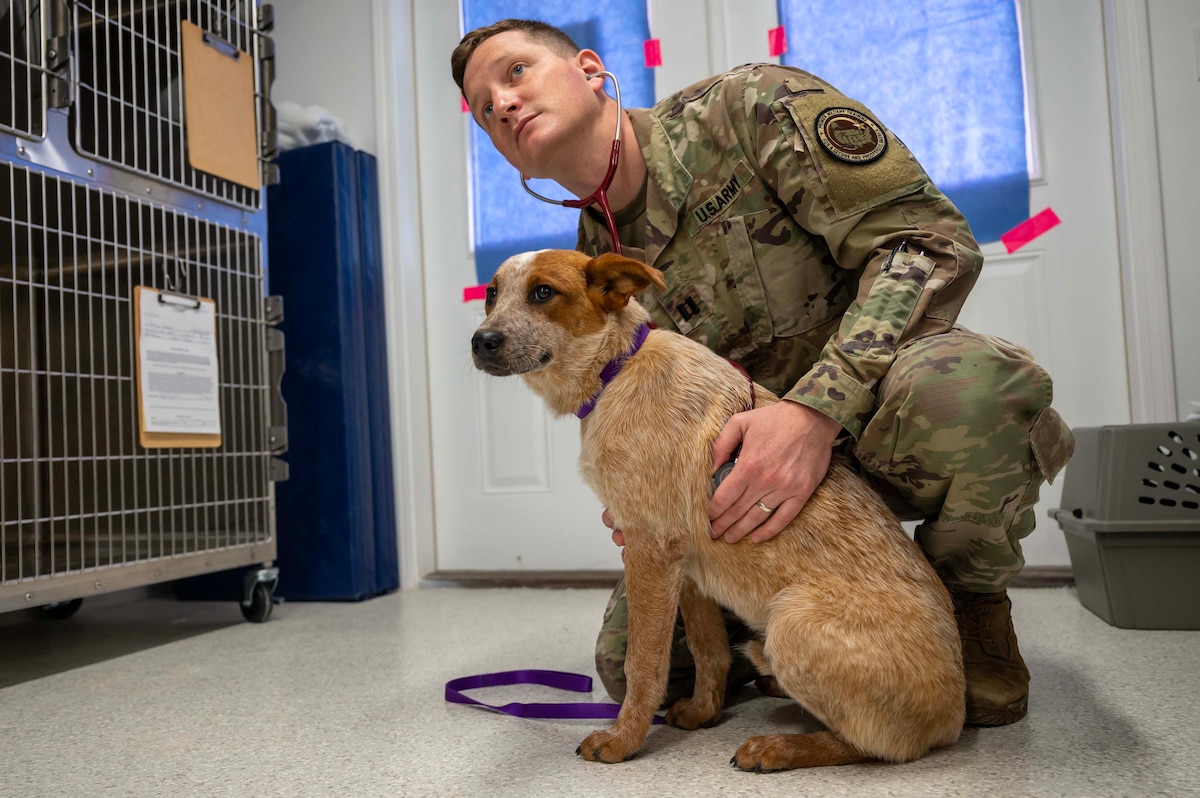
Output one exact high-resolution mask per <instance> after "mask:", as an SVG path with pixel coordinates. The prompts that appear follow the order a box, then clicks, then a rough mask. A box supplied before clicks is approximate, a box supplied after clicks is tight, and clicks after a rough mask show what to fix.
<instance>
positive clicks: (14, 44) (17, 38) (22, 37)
mask: <svg viewBox="0 0 1200 798" xmlns="http://www.w3.org/2000/svg"><path fill="white" fill-rule="evenodd" d="M45 12H46V6H45V5H43V4H42V2H41V1H40V0H8V2H4V3H2V4H0V48H2V50H3V52H0V108H2V109H3V111H2V112H0V130H5V131H8V132H10V133H16V134H18V135H22V136H28V137H31V138H41V137H42V136H43V135H45V131H46V108H47V101H48V100H47V92H48V89H49V85H48V76H49V74H50V72H49V70H48V69H47V67H46V57H45V56H46V44H47V39H46V24H45V23H46V20H45Z"/></svg>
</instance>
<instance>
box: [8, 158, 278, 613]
mask: <svg viewBox="0 0 1200 798" xmlns="http://www.w3.org/2000/svg"><path fill="white" fill-rule="evenodd" d="M138 285H144V286H150V287H154V288H159V289H163V288H167V287H169V286H171V285H174V286H176V287H177V288H178V289H179V290H186V291H188V292H190V293H192V294H196V295H200V296H206V297H214V298H216V300H217V319H218V321H217V325H218V330H217V338H218V346H219V356H220V382H221V389H220V408H221V419H222V432H223V443H222V446H221V448H219V449H143V448H141V447H140V445H139V443H138V431H139V426H138V416H137V385H136V372H135V368H136V365H135V362H134V361H135V342H134V340H133V335H134V331H133V307H132V296H133V290H134V287H135V286H138ZM267 324H268V320H267V319H266V318H265V309H264V301H263V242H262V240H261V239H260V238H259V237H258V236H256V235H253V234H251V233H248V232H246V231H242V230H238V229H234V228H231V227H228V226H224V225H221V224H218V223H215V222H212V221H206V220H204V219H201V218H197V217H195V216H190V215H185V214H183V213H179V212H176V211H174V210H171V209H169V208H164V207H161V206H158V205H155V204H152V203H150V202H148V201H144V200H141V199H138V198H131V197H126V196H122V195H120V194H118V193H116V192H113V191H108V190H105V189H103V188H99V187H95V186H89V185H86V184H83V183H80V182H76V181H73V180H71V179H67V178H62V177H57V176H52V175H47V174H44V173H41V172H38V171H33V170H29V169H25V168H22V167H20V166H16V165H12V164H8V163H0V576H2V581H0V609H7V608H12V607H15V606H23V605H24V602H25V601H27V600H28V596H26V597H24V598H22V596H21V595H20V591H18V592H16V593H11V594H8V595H6V593H5V590H4V588H7V587H12V586H18V587H19V586H21V585H26V584H28V583H30V582H31V581H37V580H44V579H46V578H48V577H61V576H64V575H69V574H72V573H84V572H89V571H103V570H104V569H112V568H116V567H117V566H120V567H122V568H124V569H126V570H128V569H129V566H133V565H137V564H139V563H143V564H144V563H154V562H160V563H161V562H164V561H168V560H172V559H174V560H179V558H184V559H186V557H187V555H194V554H199V555H202V556H201V558H200V559H201V561H202V562H197V563H195V564H194V566H193V567H192V568H191V569H190V572H193V573H195V572H201V571H203V570H204V569H205V568H208V567H211V566H213V565H215V564H217V562H218V561H219V560H221V559H222V558H220V557H215V556H214V555H216V554H218V553H221V552H225V553H234V554H233V556H232V558H231V557H225V558H224V559H225V560H226V561H227V562H229V563H230V564H231V565H232V564H242V563H243V562H253V561H255V558H259V559H262V558H266V559H270V558H272V557H274V553H275V549H274V514H273V495H274V494H273V485H272V482H271V480H272V469H271V448H272V444H271V440H270V437H271V428H270V426H269V424H270V409H269V408H270V402H271V401H272V396H271V395H270V392H271V388H272V386H271V379H270V375H269V373H268V372H269V369H268V362H267V353H266V352H267V342H266V336H267V333H268V328H267ZM238 550H241V553H240V554H237V553H236V552H237V551H238ZM193 559H195V558H193ZM235 560H236V562H235ZM158 575H159V576H160V577H162V578H165V576H164V573H163V571H162V569H161V568H160V569H159V573H158ZM175 575H184V572H183V571H180V570H179V569H178V568H176V569H175ZM144 581H145V582H150V581H158V580H155V579H150V578H144ZM97 585H99V582H97ZM22 590H23V588H22ZM55 600H57V599H55Z"/></svg>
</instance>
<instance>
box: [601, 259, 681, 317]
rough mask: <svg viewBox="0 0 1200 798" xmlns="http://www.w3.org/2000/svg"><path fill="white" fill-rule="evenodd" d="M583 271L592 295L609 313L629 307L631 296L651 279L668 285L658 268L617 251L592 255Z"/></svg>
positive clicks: (655, 282) (657, 283) (653, 281)
mask: <svg viewBox="0 0 1200 798" xmlns="http://www.w3.org/2000/svg"><path fill="white" fill-rule="evenodd" d="M583 271H584V275H585V276H586V277H587V287H588V296H590V297H591V298H592V301H593V302H595V303H596V304H597V305H598V306H600V308H601V309H603V310H604V311H605V312H606V313H612V312H613V311H615V310H620V309H621V308H623V307H625V306H626V305H628V304H629V297H631V296H633V295H634V294H636V293H637V292H638V291H641V290H642V289H643V288H645V287H646V286H648V285H650V284H651V283H653V284H654V285H657V286H658V287H659V288H664V289H665V288H666V287H667V284H666V283H665V282H664V281H663V278H662V273H661V272H659V270H658V269H655V268H653V267H651V266H647V265H646V264H644V263H642V262H640V261H636V260H633V259H632V258H626V257H622V256H621V255H617V254H615V253H613V252H606V253H604V254H603V255H600V256H599V257H595V258H592V259H591V260H589V261H588V262H587V265H586V266H584V269H583Z"/></svg>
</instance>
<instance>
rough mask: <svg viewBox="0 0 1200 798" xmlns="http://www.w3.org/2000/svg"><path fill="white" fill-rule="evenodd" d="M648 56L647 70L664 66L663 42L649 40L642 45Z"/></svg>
mask: <svg viewBox="0 0 1200 798" xmlns="http://www.w3.org/2000/svg"><path fill="white" fill-rule="evenodd" d="M642 51H643V53H644V54H645V56H646V68H647V69H649V68H651V67H659V66H662V42H660V41H659V40H658V39H647V40H646V41H645V42H644V43H643V44H642Z"/></svg>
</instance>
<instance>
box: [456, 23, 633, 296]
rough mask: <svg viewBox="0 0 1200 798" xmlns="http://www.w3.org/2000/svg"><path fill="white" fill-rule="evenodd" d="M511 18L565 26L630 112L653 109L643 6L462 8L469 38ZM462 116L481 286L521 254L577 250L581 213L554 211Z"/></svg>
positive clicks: (558, 192)
mask: <svg viewBox="0 0 1200 798" xmlns="http://www.w3.org/2000/svg"><path fill="white" fill-rule="evenodd" d="M509 18H516V19H538V20H541V21H543V22H547V23H549V24H551V25H554V26H555V27H558V28H561V29H562V30H564V31H566V32H567V34H569V35H570V36H571V38H572V39H574V40H575V43H576V44H578V45H579V46H580V47H581V48H583V49H590V50H595V51H596V52H597V53H599V54H600V57H601V58H602V59H603V60H604V65H605V67H607V68H608V70H609V71H611V72H612V73H613V74H614V75H616V76H617V80H619V81H620V83H621V100H622V102H623V103H624V105H625V106H626V107H628V108H635V107H643V108H644V107H648V106H651V105H653V104H654V76H653V73H652V71H651V70H649V69H647V68H646V65H645V56H644V54H643V49H642V46H643V43H644V42H645V41H646V39H648V38H649V37H650V29H649V23H648V22H647V18H646V2H645V0H613V2H605V3H578V2H566V1H564V2H553V0H541V1H540V2H539V1H538V0H464V2H463V24H464V32H465V31H470V30H474V29H476V28H478V27H482V26H484V25H490V24H492V23H493V22H496V21H498V20H501V19H509ZM609 93H610V94H611V93H612V92H611V90H610V91H609ZM464 117H465V121H466V123H467V124H469V125H470V126H471V133H470V138H471V156H470V157H471V162H470V166H469V174H470V176H471V208H472V214H473V216H472V220H473V225H472V229H473V232H474V236H475V246H474V250H475V272H476V276H477V277H478V279H479V282H480V283H481V284H482V283H486V282H488V281H490V280H491V279H492V275H493V274H495V272H496V269H497V268H498V267H499V266H500V264H501V263H502V262H503V261H504V259H505V258H507V257H508V256H510V255H513V254H515V253H517V252H523V251H526V250H531V249H545V248H550V247H553V248H558V249H574V248H575V241H576V228H577V227H578V220H579V211H576V210H571V209H569V208H560V207H556V206H554V205H548V204H546V203H544V202H542V201H541V200H538V199H535V198H533V197H531V196H529V195H528V194H527V193H525V189H523V188H522V187H521V182H520V179H521V178H520V175H519V174H518V173H517V170H516V169H514V168H513V167H512V166H510V165H509V163H508V162H507V161H505V160H504V158H503V156H501V155H500V153H498V152H496V149H495V147H493V146H492V143H491V141H490V140H489V139H488V137H487V136H486V135H485V134H484V133H483V131H482V130H480V128H479V126H478V125H476V124H475V123H474V122H473V121H472V120H471V118H470V117H469V116H468V115H464ZM622 146H626V145H625V144H624V143H623V145H622ZM598 181H599V177H597V182H598ZM530 188H532V189H533V190H534V191H537V192H538V193H539V194H542V195H543V196H546V197H552V198H558V199H574V197H572V196H571V195H569V194H567V193H565V192H564V191H563V189H561V188H559V187H558V186H557V185H556V184H555V183H554V182H553V181H549V180H538V181H530Z"/></svg>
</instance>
